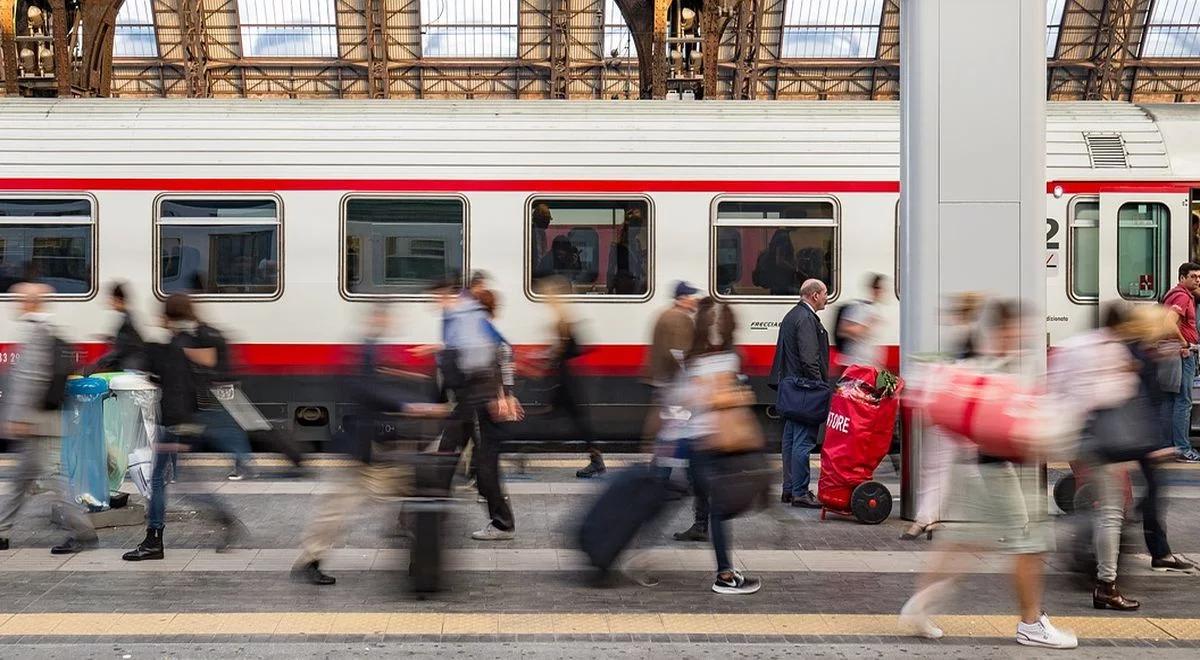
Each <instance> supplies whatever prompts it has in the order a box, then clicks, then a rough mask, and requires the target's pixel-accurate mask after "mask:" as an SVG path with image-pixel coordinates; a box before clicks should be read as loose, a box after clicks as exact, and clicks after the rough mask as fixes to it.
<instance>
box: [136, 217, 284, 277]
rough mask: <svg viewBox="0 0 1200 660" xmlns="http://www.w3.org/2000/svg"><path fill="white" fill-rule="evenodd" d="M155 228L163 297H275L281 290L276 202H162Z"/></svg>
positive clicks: (279, 238)
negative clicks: (185, 295)
mask: <svg viewBox="0 0 1200 660" xmlns="http://www.w3.org/2000/svg"><path fill="white" fill-rule="evenodd" d="M156 229H157V236H156V241H157V247H158V252H159V260H158V292H159V293H160V294H162V295H169V294H172V293H191V294H195V295H201V296H221V297H225V296H230V297H274V296H278V295H279V293H280V292H281V291H282V288H283V282H282V279H281V275H280V272H281V269H280V254H281V247H282V246H281V240H282V232H281V231H280V214H279V201H278V200H277V199H274V198H270V197H255V198H249V197H246V198H227V197H221V198H215V197H195V198H169V199H162V200H161V201H160V202H159V207H158V218H157V219H156Z"/></svg>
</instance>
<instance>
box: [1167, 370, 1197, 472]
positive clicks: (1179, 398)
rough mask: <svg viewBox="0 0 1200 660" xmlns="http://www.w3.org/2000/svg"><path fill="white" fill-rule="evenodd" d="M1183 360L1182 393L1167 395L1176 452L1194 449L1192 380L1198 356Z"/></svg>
mask: <svg viewBox="0 0 1200 660" xmlns="http://www.w3.org/2000/svg"><path fill="white" fill-rule="evenodd" d="M1182 360H1183V382H1182V384H1181V385H1180V387H1179V389H1180V391H1179V392H1172V393H1170V394H1168V395H1167V397H1168V398H1167V400H1168V401H1169V403H1168V404H1167V405H1168V406H1169V407H1168V410H1169V414H1170V416H1169V417H1168V418H1167V419H1168V421H1169V423H1170V425H1171V427H1170V428H1171V444H1173V445H1175V451H1178V452H1185V451H1190V450H1191V449H1192V440H1191V430H1192V380H1193V379H1195V377H1196V356H1195V355H1189V356H1187V357H1185V358H1182Z"/></svg>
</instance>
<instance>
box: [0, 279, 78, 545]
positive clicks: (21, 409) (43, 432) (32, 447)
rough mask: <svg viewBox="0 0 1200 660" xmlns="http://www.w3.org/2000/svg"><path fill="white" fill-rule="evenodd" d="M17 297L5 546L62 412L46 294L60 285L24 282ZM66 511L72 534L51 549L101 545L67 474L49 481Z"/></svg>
mask: <svg viewBox="0 0 1200 660" xmlns="http://www.w3.org/2000/svg"><path fill="white" fill-rule="evenodd" d="M9 293H11V294H12V295H13V296H14V297H15V298H16V302H17V326H18V329H17V333H18V336H19V337H20V343H19V344H18V345H17V346H16V347H15V348H14V352H15V353H17V354H19V355H20V356H21V359H20V360H17V361H15V362H14V363H13V364H12V366H11V367H10V368H9V371H8V374H7V379H6V384H5V387H4V396H3V398H2V399H0V422H2V424H3V433H4V438H5V440H6V441H7V442H8V445H9V446H10V447H12V446H14V445H15V446H16V448H17V450H16V451H17V454H18V458H17V467H16V470H15V472H14V474H15V477H14V478H13V482H12V484H11V491H10V492H9V494H8V496H7V497H6V498H5V499H4V500H3V501H2V502H0V550H7V549H8V547H9V539H8V531H9V530H10V529H12V526H13V523H14V522H15V521H16V517H17V514H18V513H19V512H20V511H21V507H22V506H24V504H25V503H26V501H27V500H28V498H29V494H30V493H32V492H34V484H35V482H37V481H38V480H39V479H45V478H46V477H47V476H48V475H47V474H46V473H45V464H44V463H45V460H46V457H47V454H48V449H49V445H50V437H51V434H52V431H51V429H55V428H57V427H58V425H57V423H56V421H55V420H54V419H53V417H54V416H55V415H56V414H57V411H56V410H54V409H53V406H52V405H51V404H49V400H50V399H51V398H55V397H51V396H48V395H50V394H51V393H50V390H51V388H55V387H59V386H60V385H65V381H64V382H63V383H56V382H55V380H56V376H61V375H62V374H56V373H55V371H56V369H57V368H58V362H59V360H60V357H59V356H58V355H56V351H58V350H60V347H59V344H58V339H57V337H58V334H57V330H56V329H55V327H54V325H53V323H52V318H51V316H50V314H49V312H47V311H46V297H47V296H49V295H51V294H53V293H54V289H52V288H51V287H49V286H47V285H45V284H34V283H32V282H22V283H19V284H16V285H14V286H13V287H12V288H11V289H9ZM43 483H44V484H45V485H46V486H48V487H49V491H50V494H51V497H52V498H53V500H54V502H55V503H56V504H57V505H58V508H59V510H60V511H61V512H62V515H63V522H64V524H65V525H66V527H67V528H68V529H69V530H70V536H69V537H68V538H67V539H66V540H65V541H63V542H62V543H60V544H58V545H56V546H54V547H52V548H50V553H51V554H55V555H65V554H72V553H76V552H80V551H82V550H85V549H87V548H93V547H96V546H97V545H98V544H99V539H98V538H97V536H96V529H95V527H93V526H92V522H91V521H90V520H89V519H88V518H87V516H85V515H84V514H83V511H82V510H80V508H79V505H78V504H76V503H74V502H72V501H71V500H70V497H69V496H68V495H67V493H68V492H69V489H68V488H67V484H65V483H62V480H61V479H58V480H48V479H47V480H46V481H44V482H43Z"/></svg>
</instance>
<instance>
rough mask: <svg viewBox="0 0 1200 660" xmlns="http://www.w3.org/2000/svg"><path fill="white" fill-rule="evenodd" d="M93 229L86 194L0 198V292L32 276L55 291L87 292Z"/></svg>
mask: <svg viewBox="0 0 1200 660" xmlns="http://www.w3.org/2000/svg"><path fill="white" fill-rule="evenodd" d="M94 231H95V217H94V215H93V213H92V202H91V200H89V199H80V198H40V199H35V198H4V199H0V294H2V293H5V292H7V291H8V290H9V288H10V287H12V286H13V285H14V284H16V283H18V282H21V281H23V280H25V279H27V278H33V279H34V280H35V281H38V282H42V283H44V284H48V285H49V286H51V287H53V288H54V291H55V293H56V294H60V295H66V296H80V297H84V296H88V295H90V294H91V293H92V292H93V291H94V280H95V278H94V265H95V264H94V262H93V244H94V241H93V238H94V236H93V232H94Z"/></svg>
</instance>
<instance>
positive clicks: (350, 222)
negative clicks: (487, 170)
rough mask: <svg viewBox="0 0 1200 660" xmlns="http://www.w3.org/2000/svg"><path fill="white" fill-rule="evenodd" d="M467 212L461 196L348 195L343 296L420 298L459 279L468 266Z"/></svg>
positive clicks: (345, 207)
mask: <svg viewBox="0 0 1200 660" xmlns="http://www.w3.org/2000/svg"><path fill="white" fill-rule="evenodd" d="M466 214H467V203H466V200H465V199H463V198H461V197H443V198H412V197H378V196H367V195H356V196H351V197H347V198H346V199H345V200H344V201H343V205H342V219H343V229H342V232H343V235H344V238H345V242H344V243H343V252H342V293H343V294H344V295H346V296H347V297H350V298H380V297H395V296H421V295H427V294H428V292H429V289H430V288H431V287H432V286H433V285H434V284H436V283H437V282H441V281H443V280H447V279H450V278H454V277H458V276H460V275H461V274H462V273H463V272H464V271H466V268H467V263H466V251H465V245H466V241H465V232H466Z"/></svg>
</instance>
